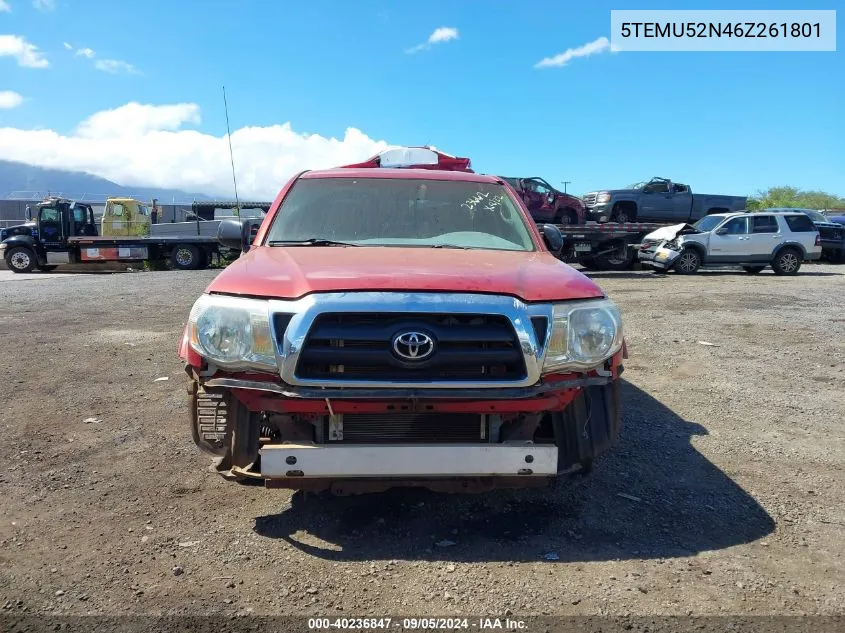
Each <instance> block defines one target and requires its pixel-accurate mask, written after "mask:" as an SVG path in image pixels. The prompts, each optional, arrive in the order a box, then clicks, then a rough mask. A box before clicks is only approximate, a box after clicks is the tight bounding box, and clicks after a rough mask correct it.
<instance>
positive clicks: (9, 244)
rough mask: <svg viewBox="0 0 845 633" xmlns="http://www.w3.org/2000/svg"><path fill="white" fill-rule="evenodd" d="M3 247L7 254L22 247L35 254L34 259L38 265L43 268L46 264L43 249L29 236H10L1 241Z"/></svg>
mask: <svg viewBox="0 0 845 633" xmlns="http://www.w3.org/2000/svg"><path fill="white" fill-rule="evenodd" d="M3 246H5V247H6V252H7V253H8V252H9V251H10V250H12V249H13V248H15V247H18V246H24V247H26V248H28V249H29V250H31V251H32V252H33V253H35V259H36V260H37V261H38V264H39V265H42V266H43V265H45V264H46V263H47V256H46V255H45V252H44V247H43V246H41V244H40V243H39V242H38V240H36V239H35V238H34V237H32V236H31V235H12V236H11V237H7V238H6V239H5V240H3Z"/></svg>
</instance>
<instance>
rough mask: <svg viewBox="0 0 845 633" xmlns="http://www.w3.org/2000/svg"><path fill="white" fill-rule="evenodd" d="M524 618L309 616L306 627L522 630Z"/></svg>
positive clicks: (314, 628) (326, 628)
mask: <svg viewBox="0 0 845 633" xmlns="http://www.w3.org/2000/svg"><path fill="white" fill-rule="evenodd" d="M524 628H525V621H524V620H519V619H511V618H463V617H461V618H401V619H399V618H388V617H382V618H309V619H308V629H309V630H328V629H350V630H355V629H358V630H378V629H387V630H389V629H402V630H429V629H443V630H467V629H478V630H495V629H501V630H509V631H512V630H515V629H524Z"/></svg>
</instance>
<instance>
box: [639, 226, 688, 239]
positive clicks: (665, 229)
mask: <svg viewBox="0 0 845 633" xmlns="http://www.w3.org/2000/svg"><path fill="white" fill-rule="evenodd" d="M698 232H699V231H698V229H696V228H695V227H694V226H693V225H692V224H686V223H682V224H672V225H671V226H661V227H660V228H659V229H657V230H656V231H652V232H651V233H649V234H648V235H646V236H645V237H644V238H643V241H648V242H662V241H663V240H673V239H675V238H676V237H678V236H679V235H687V234H689V233H698Z"/></svg>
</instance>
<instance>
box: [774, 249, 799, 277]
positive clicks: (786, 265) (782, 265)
mask: <svg viewBox="0 0 845 633" xmlns="http://www.w3.org/2000/svg"><path fill="white" fill-rule="evenodd" d="M801 259H802V257H801V253H799V252H798V251H797V250H796V249H794V248H784V249H783V250H782V251H780V252H779V253H778V254H777V255H776V256H775V259H774V261H773V262H772V268H773V269H774V271H775V274H776V275H794V274H795V273H797V272H798V271H799V270H800V268H801Z"/></svg>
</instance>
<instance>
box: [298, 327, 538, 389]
mask: <svg viewBox="0 0 845 633" xmlns="http://www.w3.org/2000/svg"><path fill="white" fill-rule="evenodd" d="M405 331H420V332H424V333H426V334H427V335H428V336H430V337H431V339H432V340H433V341H434V346H435V347H434V352H433V353H432V354H431V355H430V356H429V357H427V358H425V359H424V360H413V361H408V360H406V359H402V358H400V357H399V356H397V354H396V353H395V349H394V346H393V340H394V337H395V336H397V335H399V334H400V333H402V332H405ZM296 376H297V377H298V378H305V379H325V380H332V379H335V380H338V379H343V378H358V379H367V380H399V381H403V382H417V381H418V382H428V381H433V380H453V381H474V380H485V381H490V382H496V381H513V380H520V379H523V378H525V377H526V367H525V360H524V356H523V353H522V348H521V346H520V344H519V340H518V338H517V336H516V332H515V331H514V328H513V325H512V324H511V322H510V319H508V317H506V316H503V315H496V314H436V313H435V314H431V313H402V312H393V313H342V312H328V313H322V314H320V315H319V316H318V317H317V318H316V319H315V320H314V323H313V325H312V326H311V329H310V331H309V332H308V335H307V336H306V338H305V342H304V344H303V346H302V350H301V352H300V355H299V361H298V364H297V367H296Z"/></svg>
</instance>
